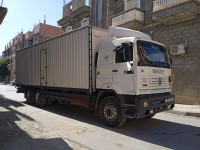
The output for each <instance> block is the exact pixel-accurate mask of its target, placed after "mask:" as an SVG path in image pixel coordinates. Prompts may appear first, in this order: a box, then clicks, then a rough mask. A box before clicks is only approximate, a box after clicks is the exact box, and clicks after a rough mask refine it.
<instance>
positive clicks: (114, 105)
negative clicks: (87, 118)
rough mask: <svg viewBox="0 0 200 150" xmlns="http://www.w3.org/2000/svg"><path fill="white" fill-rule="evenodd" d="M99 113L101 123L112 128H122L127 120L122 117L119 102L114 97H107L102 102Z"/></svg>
mask: <svg viewBox="0 0 200 150" xmlns="http://www.w3.org/2000/svg"><path fill="white" fill-rule="evenodd" d="M99 112H100V118H101V121H102V122H103V123H104V124H105V125H107V126H109V127H112V128H115V127H120V126H122V125H123V124H124V123H125V122H126V119H127V118H126V117H124V116H122V112H121V107H120V103H119V100H118V99H117V98H116V97H114V96H109V97H106V98H104V99H103V100H102V102H101V104H100V107H99Z"/></svg>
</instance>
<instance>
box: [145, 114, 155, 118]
mask: <svg viewBox="0 0 200 150" xmlns="http://www.w3.org/2000/svg"><path fill="white" fill-rule="evenodd" d="M154 116H155V114H154V115H150V116H148V117H145V118H144V119H151V118H152V117H154Z"/></svg>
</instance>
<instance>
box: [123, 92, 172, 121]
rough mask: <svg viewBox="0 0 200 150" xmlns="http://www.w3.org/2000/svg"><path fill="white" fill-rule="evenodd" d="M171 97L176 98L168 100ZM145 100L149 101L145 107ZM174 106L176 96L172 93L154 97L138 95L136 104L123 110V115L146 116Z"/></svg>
mask: <svg viewBox="0 0 200 150" xmlns="http://www.w3.org/2000/svg"><path fill="white" fill-rule="evenodd" d="M171 98H172V99H174V100H173V101H166V100H168V99H171ZM144 102H145V103H148V106H146V107H144ZM174 106H175V96H174V95H171V94H168V95H162V96H152V97H145V96H144V97H138V98H137V99H135V105H134V106H131V107H126V109H125V110H124V111H123V115H124V116H126V117H129V118H135V119H140V118H146V117H148V116H153V115H155V114H156V113H159V112H163V111H168V110H171V109H173V108H174Z"/></svg>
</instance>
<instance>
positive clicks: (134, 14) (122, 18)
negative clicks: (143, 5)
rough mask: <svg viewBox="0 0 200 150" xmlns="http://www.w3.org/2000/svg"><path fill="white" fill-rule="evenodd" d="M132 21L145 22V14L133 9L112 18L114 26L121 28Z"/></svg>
mask: <svg viewBox="0 0 200 150" xmlns="http://www.w3.org/2000/svg"><path fill="white" fill-rule="evenodd" d="M130 21H139V22H144V12H142V11H140V10H137V9H132V10H128V11H125V12H123V13H120V14H117V15H116V16H114V17H113V18H112V25H113V26H119V25H122V24H125V23H127V22H130Z"/></svg>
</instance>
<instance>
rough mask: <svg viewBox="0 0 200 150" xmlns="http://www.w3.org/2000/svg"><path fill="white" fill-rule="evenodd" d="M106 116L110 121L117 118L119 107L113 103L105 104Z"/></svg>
mask: <svg viewBox="0 0 200 150" xmlns="http://www.w3.org/2000/svg"><path fill="white" fill-rule="evenodd" d="M104 116H105V118H106V119H107V120H109V121H111V120H115V119H116V118H117V108H116V107H115V106H114V105H113V104H107V105H105V107H104Z"/></svg>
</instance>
